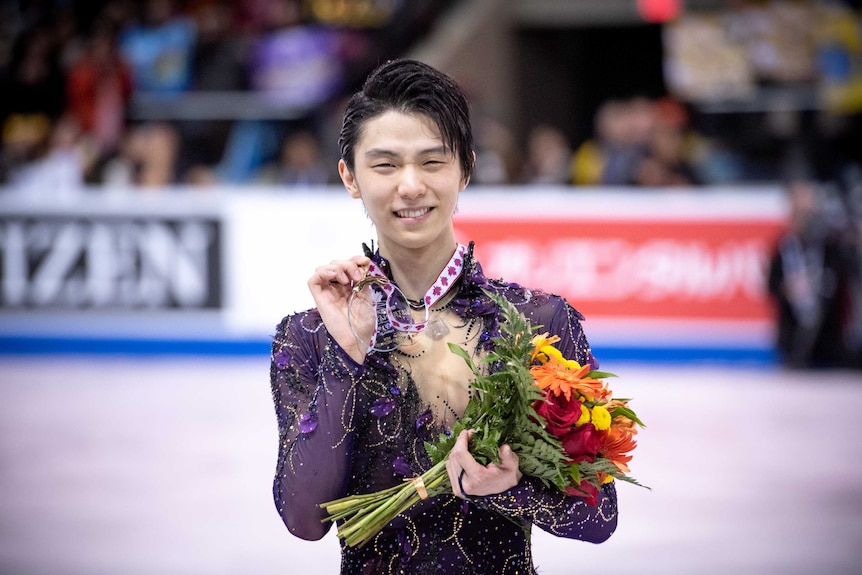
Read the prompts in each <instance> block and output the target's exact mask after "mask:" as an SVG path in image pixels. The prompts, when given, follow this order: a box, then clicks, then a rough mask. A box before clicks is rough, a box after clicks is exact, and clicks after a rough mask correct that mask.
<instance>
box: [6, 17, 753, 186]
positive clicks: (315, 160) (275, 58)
mask: <svg viewBox="0 0 862 575" xmlns="http://www.w3.org/2000/svg"><path fill="white" fill-rule="evenodd" d="M315 4H316V3H315V2H309V1H303V0H250V1H248V2H233V1H230V0H185V1H181V0H139V1H134V0H102V1H98V2H75V1H74V0H54V1H52V0H41V1H40V0H30V1H25V2H16V3H8V2H7V3H3V4H2V6H3V8H2V10H3V12H4V13H3V14H2V19H0V21H2V24H0V53H2V59H3V66H2V77H0V80H2V92H3V94H4V97H3V103H2V105H0V126H2V152H0V184H3V185H5V186H6V187H7V188H14V189H18V190H28V189H32V190H50V191H51V192H53V193H64V192H70V191H75V190H78V189H81V188H82V187H83V186H87V185H106V186H109V187H110V188H111V189H124V188H130V187H141V188H154V187H164V186H170V185H175V184H186V185H194V186H199V187H206V186H211V185H217V184H228V185H231V184H266V185H280V186H290V185H304V184H307V185H314V184H329V183H335V182H337V173H336V171H335V165H336V160H337V156H338V150H337V149H336V147H335V142H336V140H337V128H338V127H337V126H334V125H332V124H333V119H337V118H338V117H339V111H340V110H339V106H340V105H342V104H343V101H344V100H343V98H344V96H345V95H346V94H349V93H350V92H352V91H353V90H354V89H355V88H356V83H357V82H358V81H359V79H361V78H362V77H364V75H365V74H366V73H367V72H368V71H369V70H370V68H371V67H373V65H374V64H375V63H376V62H378V61H379V60H380V59H381V58H386V57H394V56H398V55H400V53H401V52H402V51H403V50H405V49H406V48H407V47H408V46H409V42H411V41H412V40H411V37H410V35H411V33H412V34H413V37H417V35H418V34H420V33H421V31H422V30H423V28H422V26H426V27H427V26H428V22H430V21H432V20H433V19H434V17H435V16H436V15H438V14H439V12H440V11H442V10H443V9H444V8H445V6H446V4H447V3H446V2H436V3H435V2H430V1H427V2H413V3H397V2H396V3H392V2H388V3H387V2H371V1H369V2H360V3H356V4H355V6H359V5H364V6H365V7H366V9H365V12H364V13H363V14H365V20H366V21H365V22H358V25H357V22H354V23H353V24H354V25H351V26H345V25H341V26H337V25H333V24H332V22H322V21H321V18H320V14H319V13H318V14H313V13H311V11H310V9H309V6H311V7H314V6H315ZM317 4H320V5H321V6H323V5H334V4H338V3H331V2H330V3H326V2H320V3H317ZM374 6H390V7H398V6H401V8H392V9H391V11H390V13H387V14H381V15H379V16H380V17H379V20H380V21H381V22H386V23H387V24H386V25H381V24H380V22H377V23H375V22H374V14H373V12H372V11H370V10H371V8H373V7H374ZM404 6H409V7H410V8H409V10H408V9H407V8H404ZM423 7H424V8H423ZM399 10H400V11H402V12H404V11H406V12H404V13H401V12H399ZM357 14H358V12H357ZM207 93H210V94H228V95H232V96H233V98H232V99H230V100H225V101H224V102H225V103H224V104H223V105H222V108H220V109H219V112H220V113H219V114H217V115H216V117H212V118H209V119H201V118H199V117H195V114H194V113H193V114H191V116H189V115H188V110H186V112H185V115H184V113H174V114H173V115H171V113H169V112H165V110H170V109H171V108H170V106H171V105H172V104H176V103H177V102H182V101H183V99H182V98H183V97H184V96H188V95H189V94H207ZM242 95H246V96H248V95H262V96H263V97H264V98H266V99H265V100H253V99H248V98H245V99H243V98H242ZM186 101H187V107H188V106H189V105H191V106H194V105H195V104H194V103H192V104H188V101H190V100H186ZM261 102H265V103H266V104H267V109H268V110H270V111H274V112H275V113H273V114H271V115H267V113H266V111H265V110H264V111H260V113H259V114H255V112H256V110H255V108H256V107H257V106H259V105H260V103H261ZM192 112H195V110H192ZM476 112H477V114H476V116H477V121H476V129H477V133H476V142H477V155H478V164H477V173H476V177H475V179H474V184H479V185H483V184H486V185H506V184H544V185H577V186H597V185H607V186H642V187H673V186H697V185H701V184H706V185H708V184H720V183H729V182H736V181H740V180H741V179H743V178H744V174H743V173H742V170H741V169H740V165H741V159H740V157H739V156H738V155H735V154H734V153H733V152H732V151H731V150H729V149H727V147H726V146H722V145H721V144H720V143H717V142H716V141H714V140H710V139H708V138H706V137H704V136H703V134H700V133H698V132H697V130H695V129H694V127H693V126H692V122H691V114H690V110H689V109H688V108H687V107H686V106H685V105H684V104H683V103H681V102H680V101H678V100H675V99H673V98H671V97H669V96H668V97H662V98H648V97H641V96H635V97H630V98H620V99H612V100H609V101H606V102H603V103H602V104H601V105H600V106H599V107H598V109H597V111H596V113H595V118H594V129H593V131H592V133H590V134H584V135H582V137H580V138H579V139H578V141H577V142H576V144H575V143H573V139H572V137H571V136H572V135H571V133H570V131H567V129H566V128H567V127H566V126H557V125H551V124H541V125H536V126H527V127H522V128H521V132H520V133H521V134H522V135H521V136H520V137H519V136H518V135H517V133H516V131H515V130H514V129H513V128H512V126H508V125H506V124H505V123H504V122H501V121H498V120H496V119H494V118H492V117H490V116H486V115H484V114H483V113H482V110H481V109H479V110H477V111H476ZM160 114H161V115H160Z"/></svg>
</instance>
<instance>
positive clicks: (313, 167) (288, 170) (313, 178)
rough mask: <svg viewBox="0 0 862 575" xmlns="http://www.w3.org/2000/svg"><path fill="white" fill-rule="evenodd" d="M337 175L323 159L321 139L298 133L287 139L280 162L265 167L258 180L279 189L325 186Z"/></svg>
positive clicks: (299, 131) (312, 135)
mask: <svg viewBox="0 0 862 575" xmlns="http://www.w3.org/2000/svg"><path fill="white" fill-rule="evenodd" d="M335 175H336V174H333V173H331V170H330V169H328V168H327V164H326V163H324V161H323V159H322V158H321V155H320V143H319V142H318V140H317V136H315V135H314V134H313V133H312V132H310V131H308V130H296V131H294V132H292V133H291V134H290V135H288V136H287V138H286V139H285V140H284V144H282V147H281V156H280V158H279V162H277V163H274V164H270V165H267V166H264V168H263V169H261V171H260V174H258V178H257V180H258V182H259V183H262V184H268V185H276V186H324V185H326V184H330V183H332V182H333V181H334V180H335V178H334V177H333V176H335Z"/></svg>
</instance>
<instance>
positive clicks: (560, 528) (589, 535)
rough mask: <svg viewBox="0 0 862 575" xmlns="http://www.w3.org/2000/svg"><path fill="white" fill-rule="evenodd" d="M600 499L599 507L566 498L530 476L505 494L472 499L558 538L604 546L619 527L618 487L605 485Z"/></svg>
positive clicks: (573, 498) (476, 502)
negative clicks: (603, 542) (603, 543)
mask: <svg viewBox="0 0 862 575" xmlns="http://www.w3.org/2000/svg"><path fill="white" fill-rule="evenodd" d="M597 500H598V503H597V504H596V505H590V504H589V503H587V501H586V499H584V498H583V497H578V496H572V495H565V494H563V493H560V492H559V491H557V490H555V489H553V488H549V487H546V486H545V485H544V484H543V483H542V482H541V480H539V479H536V478H534V477H526V476H525V477H524V478H523V479H522V480H521V482H520V483H519V484H518V485H516V486H515V487H513V488H512V489H509V490H508V491H504V492H503V493H498V494H497V495H487V496H484V497H471V498H470V501H471V502H473V503H474V504H476V505H478V506H479V507H480V508H483V509H490V510H494V511H497V512H498V513H501V514H503V515H506V516H508V517H512V518H514V519H518V520H519V521H521V522H529V523H532V524H533V525H536V526H538V527H540V528H541V529H543V530H544V531H547V532H548V533H551V534H553V535H556V536H558V537H566V538H568V539H580V540H582V541H589V542H590V543H601V542H602V541H605V540H607V539H608V538H609V537H610V536H611V535H612V534H613V532H614V531H615V530H616V528H617V492H616V487H615V486H614V484H613V483H607V484H605V485H603V486H602V488H601V489H600V490H599V493H598V495H597Z"/></svg>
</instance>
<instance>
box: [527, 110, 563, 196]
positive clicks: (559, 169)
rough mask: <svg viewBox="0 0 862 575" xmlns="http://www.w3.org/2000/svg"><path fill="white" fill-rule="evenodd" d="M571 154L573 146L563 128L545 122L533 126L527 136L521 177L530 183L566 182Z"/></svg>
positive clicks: (560, 183) (559, 183) (561, 183)
mask: <svg viewBox="0 0 862 575" xmlns="http://www.w3.org/2000/svg"><path fill="white" fill-rule="evenodd" d="M571 158H572V149H571V147H570V146H569V142H568V140H567V139H566V135H565V134H563V132H562V130H560V129H559V128H556V127H554V126H550V125H547V124H539V125H537V126H534V127H533V128H532V129H531V130H530V133H529V134H528V136H527V157H526V159H525V161H524V167H523V171H522V175H521V181H522V182H523V183H525V184H532V185H545V186H547V185H551V186H556V185H566V184H568V183H569V170H570V165H571Z"/></svg>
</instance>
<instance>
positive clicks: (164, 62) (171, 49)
mask: <svg viewBox="0 0 862 575" xmlns="http://www.w3.org/2000/svg"><path fill="white" fill-rule="evenodd" d="M195 41H196V28H195V24H194V21H193V20H191V19H190V18H187V17H185V16H182V15H180V14H179V13H178V12H177V9H176V4H175V2H174V1H173V0H147V1H146V3H145V4H144V9H143V17H142V18H141V19H139V21H138V22H136V23H134V24H132V25H131V26H130V27H129V28H128V29H126V30H125V31H124V32H122V34H121V36H120V40H119V43H120V51H121V53H122V55H123V57H124V58H125V59H126V60H127V61H128V62H129V64H130V65H131V68H132V77H133V85H134V90H135V91H136V92H155V93H175V92H182V91H184V90H186V89H188V88H189V86H190V85H191V81H192V61H193V56H194V50H195Z"/></svg>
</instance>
